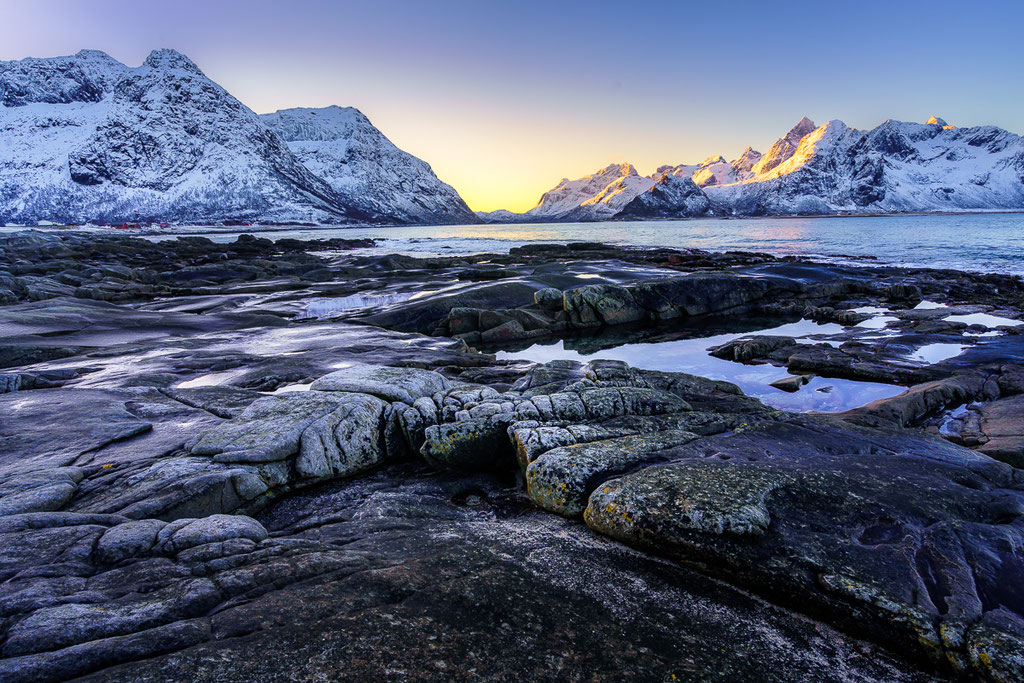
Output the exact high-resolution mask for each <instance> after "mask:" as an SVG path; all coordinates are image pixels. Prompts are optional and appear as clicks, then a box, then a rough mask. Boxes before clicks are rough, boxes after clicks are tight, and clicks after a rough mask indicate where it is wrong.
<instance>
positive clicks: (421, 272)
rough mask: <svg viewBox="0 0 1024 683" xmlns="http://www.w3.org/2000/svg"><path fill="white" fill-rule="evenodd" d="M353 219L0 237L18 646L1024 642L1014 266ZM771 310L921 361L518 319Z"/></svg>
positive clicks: (100, 659)
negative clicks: (907, 262)
mask: <svg viewBox="0 0 1024 683" xmlns="http://www.w3.org/2000/svg"><path fill="white" fill-rule="evenodd" d="M370 246H373V245H372V242H369V241H367V240H320V241H299V240H288V239H282V240H278V241H271V240H268V239H264V238H259V237H253V236H243V237H240V238H239V239H238V240H237V241H236V242H233V243H227V244H223V243H214V242H212V241H210V240H208V239H206V238H202V237H184V238H179V239H176V240H166V241H159V242H156V241H149V240H144V239H139V238H130V237H124V236H115V237H106V236H104V237H100V236H90V235H84V234H76V233H64V232H62V233H59V234H55V233H47V232H41V231H26V232H21V233H13V234H10V235H5V236H0V304H2V305H0V337H2V338H0V415H2V416H3V419H2V420H0V444H2V447H0V536H2V539H0V543H2V544H3V547H4V548H5V549H6V552H5V553H3V557H2V558H0V574H2V576H0V581H2V583H0V619H2V622H0V657H2V659H0V679H2V680H11V681H20V680H25V681H28V680H64V679H68V678H73V677H79V676H85V677H87V678H88V677H91V678H94V679H100V678H102V679H103V680H133V681H138V680H154V681H156V680H172V679H173V680H178V679H182V678H186V679H189V680H223V679H224V678H228V677H230V678H245V679H255V678H274V679H288V680H292V679H295V680H307V679H310V678H316V677H327V678H334V679H342V680H366V679H379V678H400V679H405V678H417V679H428V680H434V679H436V680H442V679H443V680H448V679H451V678H463V679H499V678H500V679H508V678H509V677H516V678H518V677H527V676H530V677H533V678H539V679H541V680H554V679H558V680H564V679H568V680H582V679H591V678H595V677H610V678H621V677H623V676H635V677H642V678H663V679H666V680H669V679H672V677H673V676H674V677H675V678H676V679H694V678H698V677H703V678H710V679H715V680H737V679H739V680H749V679H758V680H794V679H807V680H835V681H841V680H842V681H846V680H865V681H867V680H886V681H891V680H906V681H925V680H937V679H939V680H941V679H945V678H950V677H957V676H962V677H966V678H982V679H986V680H997V681H1011V680H1019V679H1020V678H1021V677H1022V676H1024V655H1022V652H1024V602H1022V599H1021V597H1020V596H1021V595H1022V594H1024V591H1022V589H1024V522H1022V519H1024V517H1022V515H1024V469H1018V468H1022V467H1024V404H1022V403H1021V401H1022V399H1024V336H1022V333H1024V325H1022V324H1020V323H1021V322H1024V283H1022V281H1021V280H1020V279H1019V278H1014V277H1009V276H1001V275H980V274H969V273H961V272H957V271H948V270H944V271H939V270H925V269H902V268H894V267H884V266H875V265H871V266H864V267H851V266H836V265H829V264H822V263H814V262H811V261H808V260H802V259H796V258H787V259H780V258H776V257H773V256H769V255H766V254H754V253H739V252H730V253H724V254H716V253H710V252H702V251H697V250H692V251H688V250H673V249H648V250H640V249H627V248H618V247H611V246H608V245H603V244H597V243H584V244H570V245H547V244H545V245H540V244H538V245H529V246H524V247H519V248H515V249H512V250H511V251H510V252H509V253H506V254H488V255H479V256H459V257H448V258H429V259H420V258H412V257H408V256H402V255H393V254H392V255H382V254H375V255H365V254H361V253H352V250H353V249H361V250H362V249H365V248H367V247H370ZM755 318H758V319H760V318H770V319H777V320H780V321H792V320H813V321H819V322H828V323H832V324H833V325H832V326H830V329H832V328H834V329H832V331H831V332H830V334H829V335H828V336H823V335H818V336H816V337H812V338H802V337H794V336H785V335H766V334H758V333H757V332H756V331H755V332H752V333H750V334H744V335H740V336H738V337H737V338H734V339H731V340H730V341H728V342H726V343H724V344H719V345H717V346H715V347H714V348H713V349H710V350H709V353H710V354H713V357H714V358H716V359H724V360H727V361H730V362H733V363H736V364H742V363H745V364H766V363H768V364H771V365H773V366H777V367H779V368H786V369H788V371H789V373H790V377H788V378H787V379H786V380H785V381H784V382H783V386H781V387H780V388H782V389H784V390H787V391H796V392H799V391H809V389H806V388H802V387H803V386H804V385H805V384H806V383H807V382H808V381H809V380H810V378H811V376H818V377H826V378H837V379H845V380H856V381H873V382H885V383H887V384H893V385H900V386H903V387H907V390H906V391H904V392H903V393H899V394H897V395H894V396H892V397H889V398H884V399H881V400H878V401H875V402H872V403H868V404H866V405H859V406H852V407H849V408H848V409H847V410H844V411H843V412H839V413H833V414H815V413H791V412H785V411H782V410H778V409H775V408H773V407H772V406H770V405H767V404H765V403H764V402H762V401H761V400H758V399H757V398H755V397H752V396H748V395H745V394H744V392H743V391H742V390H741V389H740V388H739V387H738V386H736V385H735V384H733V383H730V382H726V381H723V380H714V379H707V378H704V377H699V376H695V375H691V374H685V373H680V372H666V371H662V370H652V369H644V368H642V367H633V366H630V365H628V364H626V363H625V362H622V361H620V360H609V359H600V360H598V359H594V360H590V361H589V362H576V361H572V360H553V361H550V362H547V363H531V362H528V361H523V360H511V359H507V358H503V357H499V356H498V355H496V352H497V351H503V350H509V349H514V348H523V347H524V346H529V345H531V344H534V343H537V342H542V341H544V340H556V339H562V338H568V337H571V336H572V335H597V336H595V337H594V340H593V342H592V343H593V344H594V345H595V346H600V345H601V344H607V345H610V346H614V344H616V343H622V342H621V340H623V339H626V340H628V339H636V338H645V339H655V340H656V339H658V335H659V334H663V333H664V332H665V331H666V330H677V328H678V326H679V325H682V324H691V323H699V322H701V321H716V320H731V321H734V322H735V321H743V320H747V319H755ZM869 332H870V333H869ZM612 340H618V341H612ZM936 345H940V346H944V347H945V346H956V347H959V348H960V349H962V351H960V352H958V353H956V354H953V355H948V356H945V357H942V358H941V359H938V360H935V361H930V360H929V359H928V358H927V357H925V356H924V351H925V349H927V348H929V347H934V346H936ZM915 354H918V355H921V356H922V357H920V358H918V357H915Z"/></svg>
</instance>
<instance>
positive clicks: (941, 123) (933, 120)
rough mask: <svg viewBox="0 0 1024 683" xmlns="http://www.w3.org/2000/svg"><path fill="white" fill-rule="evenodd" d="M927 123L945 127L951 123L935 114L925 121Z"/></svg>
mask: <svg viewBox="0 0 1024 683" xmlns="http://www.w3.org/2000/svg"><path fill="white" fill-rule="evenodd" d="M925 123H926V124H931V125H933V126H942V127H943V128H945V127H946V126H948V125H949V124H948V123H946V122H945V121H944V120H943V119H941V118H939V117H938V116H934V115H932V117H931V118H929V119H928V120H927V121H925Z"/></svg>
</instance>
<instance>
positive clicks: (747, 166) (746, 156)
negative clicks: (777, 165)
mask: <svg viewBox="0 0 1024 683" xmlns="http://www.w3.org/2000/svg"><path fill="white" fill-rule="evenodd" d="M762 156H764V155H762V154H761V153H760V152H758V151H757V150H755V149H753V148H751V147H747V148H746V149H745V150H743V153H742V154H740V156H739V158H738V159H735V160H733V161H732V164H731V165H732V170H733V172H734V173H735V174H736V176H735V178H736V180H738V181H739V180H748V179H750V178H752V177H753V176H754V165H755V164H757V162H758V161H760V160H761V157H762Z"/></svg>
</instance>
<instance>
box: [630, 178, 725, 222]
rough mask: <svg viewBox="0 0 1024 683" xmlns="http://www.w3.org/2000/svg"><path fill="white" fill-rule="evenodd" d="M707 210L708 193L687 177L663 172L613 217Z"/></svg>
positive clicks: (700, 213)
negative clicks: (651, 184)
mask: <svg viewBox="0 0 1024 683" xmlns="http://www.w3.org/2000/svg"><path fill="white" fill-rule="evenodd" d="M711 213H712V206H711V202H710V201H709V200H708V196H707V195H706V194H704V192H703V190H701V188H700V187H698V186H697V184H696V183H694V181H693V180H692V179H691V178H685V177H684V178H680V177H679V176H674V175H672V174H669V173H665V174H663V175H662V176H661V177H660V178H659V179H658V180H657V182H655V183H654V185H653V186H652V187H651V188H650V189H648V190H647V191H646V192H642V193H641V194H639V195H637V196H636V197H634V198H633V199H632V200H631V201H630V202H629V203H628V204H626V206H625V207H623V209H622V211H620V212H619V213H618V215H617V216H616V218H688V217H692V216H707V215H710V214H711Z"/></svg>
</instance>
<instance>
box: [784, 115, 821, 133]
mask: <svg viewBox="0 0 1024 683" xmlns="http://www.w3.org/2000/svg"><path fill="white" fill-rule="evenodd" d="M815 128H817V126H816V125H814V121H811V120H810V119H809V118H807V117H806V116H804V117H803V118H801V119H800V120H799V121H797V122H796V125H795V126H793V127H792V128H790V129H789V133H788V134H787V135H786V137H789V136H790V135H794V134H798V135H800V137H803V136H804V135H807V134H808V133H810V132H811V131H812V130H814V129H815Z"/></svg>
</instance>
